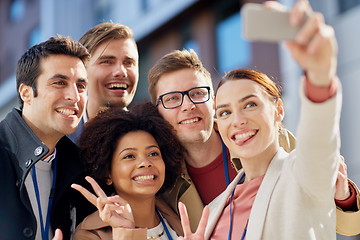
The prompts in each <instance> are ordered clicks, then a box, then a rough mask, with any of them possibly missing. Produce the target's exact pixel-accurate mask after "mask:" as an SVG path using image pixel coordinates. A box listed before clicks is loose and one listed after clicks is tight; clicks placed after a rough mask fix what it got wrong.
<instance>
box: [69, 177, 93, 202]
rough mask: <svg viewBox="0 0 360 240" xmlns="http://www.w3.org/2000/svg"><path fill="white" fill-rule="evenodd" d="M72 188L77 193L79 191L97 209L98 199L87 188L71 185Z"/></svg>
mask: <svg viewBox="0 0 360 240" xmlns="http://www.w3.org/2000/svg"><path fill="white" fill-rule="evenodd" d="M71 187H72V188H73V189H75V190H77V191H79V192H80V193H81V194H82V195H83V196H84V197H85V198H86V199H87V200H88V201H89V202H90V203H91V204H93V205H94V206H95V207H96V200H97V197H96V196H95V195H94V194H92V193H91V192H89V191H88V190H87V189H86V188H84V187H83V186H80V185H78V184H75V183H74V184H71Z"/></svg>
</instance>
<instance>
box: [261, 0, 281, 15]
mask: <svg viewBox="0 0 360 240" xmlns="http://www.w3.org/2000/svg"><path fill="white" fill-rule="evenodd" d="M263 5H264V7H265V8H268V9H272V10H277V11H281V12H284V11H286V10H287V9H286V7H285V6H284V5H282V4H281V3H279V2H277V1H266V2H264V4H263Z"/></svg>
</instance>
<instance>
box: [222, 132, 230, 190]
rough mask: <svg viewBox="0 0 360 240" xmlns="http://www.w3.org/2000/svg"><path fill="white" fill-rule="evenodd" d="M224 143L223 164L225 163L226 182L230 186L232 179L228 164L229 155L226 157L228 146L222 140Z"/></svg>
mask: <svg viewBox="0 0 360 240" xmlns="http://www.w3.org/2000/svg"><path fill="white" fill-rule="evenodd" d="M220 139H221V138H220ZM221 143H222V152H223V162H224V171H225V180H226V186H229V184H230V177H229V169H228V162H227V155H226V146H225V144H224V142H223V140H222V139H221Z"/></svg>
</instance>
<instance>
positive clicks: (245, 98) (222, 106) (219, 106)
mask: <svg viewBox="0 0 360 240" xmlns="http://www.w3.org/2000/svg"><path fill="white" fill-rule="evenodd" d="M252 97H257V96H256V95H254V94H250V95H247V96H245V97H243V98H241V99H240V100H239V101H238V102H239V103H241V102H244V101H246V100H247V99H249V98H252ZM229 105H230V104H228V103H225V104H221V105H218V106H216V107H215V111H216V110H218V109H219V108H224V107H228V106H229Z"/></svg>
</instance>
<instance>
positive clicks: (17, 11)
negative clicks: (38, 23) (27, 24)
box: [9, 0, 25, 22]
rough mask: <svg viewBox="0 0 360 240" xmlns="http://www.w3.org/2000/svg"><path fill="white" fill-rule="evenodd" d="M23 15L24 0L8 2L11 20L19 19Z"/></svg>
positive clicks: (16, 20)
mask: <svg viewBox="0 0 360 240" xmlns="http://www.w3.org/2000/svg"><path fill="white" fill-rule="evenodd" d="M24 15H25V1H24V0H12V1H11V4H10V11H9V18H10V20H11V21H13V22H18V21H20V20H21V19H22V18H23V17H24Z"/></svg>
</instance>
